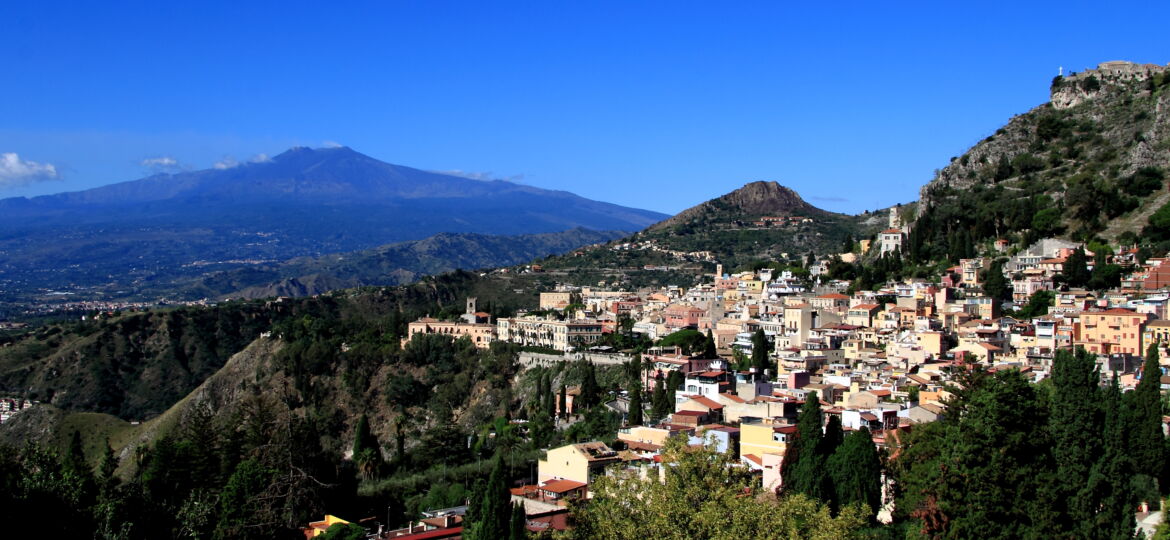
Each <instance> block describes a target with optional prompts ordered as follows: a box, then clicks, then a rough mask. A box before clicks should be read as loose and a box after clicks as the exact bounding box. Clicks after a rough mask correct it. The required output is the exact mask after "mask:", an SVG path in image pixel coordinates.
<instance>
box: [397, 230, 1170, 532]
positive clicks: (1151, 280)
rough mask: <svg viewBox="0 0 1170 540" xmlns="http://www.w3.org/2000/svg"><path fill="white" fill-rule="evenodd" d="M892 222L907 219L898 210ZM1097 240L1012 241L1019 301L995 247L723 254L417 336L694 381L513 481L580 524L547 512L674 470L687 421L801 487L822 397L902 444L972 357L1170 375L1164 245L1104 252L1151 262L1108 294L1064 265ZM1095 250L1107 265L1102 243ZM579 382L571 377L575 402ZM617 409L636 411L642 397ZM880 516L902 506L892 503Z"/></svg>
mask: <svg viewBox="0 0 1170 540" xmlns="http://www.w3.org/2000/svg"><path fill="white" fill-rule="evenodd" d="M891 224H892V225H897V222H896V214H895V215H894V216H892V217H891ZM904 237H905V232H904V231H903V230H902V229H900V228H897V227H891V228H890V229H887V230H885V231H883V232H882V233H880V234H879V235H878V242H879V243H878V244H877V245H875V246H873V248H874V249H875V250H876V251H878V252H879V256H884V255H885V254H886V253H888V252H897V251H898V250H899V249H900V248H901V245H900V243H901V241H902V239H903V238H904ZM863 244H864V243H863ZM997 247H1000V246H997ZM1084 247H1085V246H1083V245H1080V244H1077V243H1073V242H1069V241H1063V240H1055V239H1045V240H1041V241H1038V242H1036V244H1034V245H1033V246H1030V247H1029V248H1028V249H1024V250H1020V251H1018V252H1017V253H1013V254H1010V256H1009V255H1008V254H1004V256H1005V257H1007V263H1006V264H1002V272H1003V277H1004V279H1005V280H1007V281H1008V282H1010V285H1011V291H1012V301H1011V302H1003V301H1000V300H997V299H993V298H991V297H989V296H988V295H986V294H985V291H984V285H985V281H986V280H987V279H988V277H989V274H988V269H989V268H991V266H992V260H991V258H990V257H984V258H971V259H962V260H959V261H958V264H957V265H955V266H953V267H952V268H949V269H948V271H947V273H946V274H945V275H944V276H943V278H942V279H941V280H940V281H936V282H931V281H927V280H904V281H899V282H892V283H887V284H885V285H884V286H882V287H880V288H877V289H875V290H856V291H851V292H850V291H848V288H849V285H850V283H849V282H848V281H834V280H830V279H824V277H825V276H824V275H823V273H824V272H825V268H826V267H828V266H829V264H830V259H834V258H836V259H839V258H840V255H835V256H832V257H829V258H826V259H824V260H820V261H816V262H814V263H813V264H811V265H810V267H811V273H810V275H809V276H807V277H798V276H796V275H794V274H793V272H791V271H777V270H775V269H771V268H765V269H761V270H757V271H745V272H738V273H727V272H725V271H724V269H723V267H722V265H719V266H718V267H717V270H716V272H715V273H714V275H712V276H710V279H709V280H708V281H707V282H705V283H703V284H701V285H698V286H695V287H691V288H689V289H684V288H681V287H674V286H668V287H662V288H658V289H645V290H639V291H621V290H610V289H603V288H594V287H588V286H582V287H575V286H569V285H561V286H558V287H557V288H556V289H555V290H552V291H547V292H542V293H540V304H539V306H538V309H537V310H533V311H531V312H528V313H518V314H517V315H516V316H514V317H507V318H500V319H499V320H490V316H489V314H488V313H485V312H481V311H477V310H476V301H475V299H473V298H471V299H468V301H467V310H466V311H467V312H466V313H465V314H464V315H463V316H462V317H461V318H460V319H458V320H447V321H440V320H436V319H433V318H422V319H419V320H417V321H414V322H412V323H410V324H409V331H408V334H409V335H408V337H407V338H406V339H404V344H405V343H406V342H408V341H409V340H410V339H413V338H414V337H416V336H419V335H425V334H443V335H449V336H452V337H455V338H459V337H466V338H467V339H469V340H471V342H472V343H474V344H475V345H476V347H479V348H487V347H488V346H489V345H490V344H491V343H492V342H493V341H505V342H511V343H515V344H518V345H521V346H522V347H523V348H524V350H525V351H526V352H524V353H521V359H522V361H523V360H524V358H525V357H526V356H527V357H529V358H531V357H534V356H539V357H541V358H542V359H543V360H545V361H547V360H548V359H549V358H551V359H553V361H566V362H567V361H572V360H582V359H583V360H586V361H590V362H595V363H597V362H602V363H604V362H609V363H617V362H628V361H630V360H632V359H634V358H637V360H638V362H639V363H640V364H641V366H642V367H643V371H642V377H641V379H642V380H641V384H642V387H643V388H645V389H647V391H649V390H650V389H654V388H656V387H657V386H659V385H664V384H667V383H666V381H668V380H670V381H681V384H679V386H677V387H674V388H668V389H667V390H668V391H669V392H672V393H673V400H672V402H671V407H670V409H671V410H670V411H668V414H667V415H665V416H663V417H662V418H659V419H657V421H656V422H646V423H645V425H636V424H634V423H631V422H627V423H626V425H624V426H623V427H622V428H621V429H620V430H619V433H618V434H617V440H618V441H619V443H618V444H617V446H618V448H611V447H609V446H607V445H605V444H604V443H601V442H597V441H595V442H589V443H578V444H570V445H567V446H563V447H559V448H552V449H549V450H548V457H547V459H545V460H542V461H540V463H539V470H538V471H537V475H536V476H537V484H534V485H529V486H524V487H522V488H517V489H514V490H513V496H514V500H515V501H516V502H522V503H523V504H524V505H525V508H526V510H527V511H528V515H529V516H530V518H532V517H533V516H542V517H541V518H540V519H535V520H534V519H529V522H528V526H529V530H531V531H533V532H539V530H543V528H547V527H550V526H551V527H557V526H560V525H563V518H562V520H561V521H558V520H555V519H544V518H547V517H548V513H549V512H553V513H555V512H557V511H558V509H559V511H560V512H562V513H563V512H567V511H568V510H567V506H566V505H565V502H566V501H568V500H571V499H574V498H586V497H588V493H589V485H590V483H591V481H592V480H593V479H594V478H595V477H596V475H599V474H605V471H606V470H607V469H612V468H614V467H617V468H618V469H622V470H626V469H629V468H631V467H633V468H637V469H639V470H642V471H643V472H642V473H641V474H643V475H645V474H657V473H652V472H648V471H649V470H652V469H654V468H657V467H661V466H662V460H661V456H660V451H661V450H662V449H663V447H664V446H665V445H666V444H667V441H668V439H670V438H672V437H677V436H680V435H681V436H683V437H685V438H687V439H688V440H689V442H690V444H694V445H703V444H713V445H714V447H715V448H716V449H717V450H718V451H721V452H722V451H728V450H731V451H732V452H734V453H735V454H736V455H737V456H738V458H739V461H740V463H739V465H740V466H741V467H743V468H745V469H747V470H750V471H752V473H753V474H755V475H757V476H758V482H759V484H758V486H760V487H762V488H763V489H765V490H769V491H773V490H777V489H779V488H780V487H781V486H782V485H783V483H784V478H783V476H782V474H781V471H782V470H783V459H784V456H785V453H786V451H787V446H788V443H789V442H790V441H791V440H792V439H793V437H794V434H795V432H796V430H797V426H796V423H797V416H798V413H799V411H800V410H801V407H802V405H803V404H804V403H805V401H806V400H808V399H816V400H819V402H820V404H821V406H822V407H823V410H824V412H825V417H824V418H825V422H826V423H828V422H829V419H830V418H834V417H835V418H836V420H838V421H839V422H840V425H841V426H842V428H843V429H844V430H845V432H846V433H849V432H851V431H855V430H859V429H861V428H865V429H866V430H868V432H869V433H870V434H871V435H872V439H873V442H874V444H875V445H876V446H877V447H878V448H888V447H889V445H890V444H892V443H894V442H896V441H897V440H898V439H899V438H900V437H902V436H903V435H904V434H905V433H907V432H909V431H910V430H912V429H913V426H914V425H916V424H921V423H926V422H934V421H936V420H939V419H940V418H941V417H942V416H943V415H944V414H945V405H944V404H945V402H946V400H947V399H948V397H950V392H949V390H948V389H949V388H951V386H950V385H951V384H952V383H953V381H952V377H953V375H954V374H955V373H958V372H960V371H961V370H960V369H958V368H960V367H963V366H967V365H981V366H983V367H985V368H986V369H987V370H989V371H991V372H994V371H997V370H1009V369H1010V370H1018V371H1019V372H1021V373H1023V374H1024V375H1025V376H1026V378H1027V379H1028V380H1029V381H1030V382H1033V383H1036V382H1040V381H1042V380H1044V379H1046V378H1048V377H1050V376H1051V374H1052V367H1053V358H1054V354H1055V353H1056V351H1059V350H1062V349H1063V350H1068V349H1074V348H1083V349H1084V350H1086V351H1088V352H1089V353H1091V354H1093V355H1095V357H1096V359H1097V363H1098V365H1099V369H1100V371H1099V373H1100V377H1101V381H1100V382H1101V383H1102V384H1105V383H1106V382H1107V380H1108V379H1110V378H1112V377H1116V378H1117V380H1118V381H1119V384H1120V386H1121V388H1122V390H1123V391H1126V390H1132V389H1133V388H1134V387H1135V386H1136V385H1137V383H1138V382H1139V381H1140V380H1141V379H1142V378H1144V377H1158V378H1159V379H1158V383H1159V387H1160V388H1162V389H1165V388H1166V387H1167V385H1168V384H1170V377H1165V376H1163V374H1162V373H1161V372H1159V373H1142V370H1141V368H1142V362H1143V356H1144V354H1145V353H1146V351H1147V349H1148V348H1149V347H1150V346H1151V345H1157V350H1158V352H1159V354H1160V357H1161V365H1162V366H1163V372H1164V371H1165V369H1166V366H1167V365H1168V361H1170V354H1168V353H1167V350H1166V348H1165V344H1167V343H1170V320H1168V318H1170V317H1168V312H1167V302H1168V298H1170V297H1168V295H1167V288H1168V287H1170V264H1166V259H1163V258H1151V259H1147V260H1142V261H1138V260H1135V255H1136V253H1135V252H1134V251H1132V250H1125V249H1121V250H1118V251H1117V253H1116V254H1113V255H1111V256H1110V257H1109V258H1108V259H1105V260H1108V261H1109V262H1111V263H1112V262H1117V263H1124V264H1125V265H1127V266H1131V267H1132V268H1134V269H1135V270H1134V271H1133V272H1132V273H1130V274H1128V275H1126V276H1124V277H1123V279H1122V280H1121V286H1120V287H1117V288H1114V289H1112V290H1109V291H1105V292H1104V293H1098V292H1093V291H1090V290H1085V289H1080V288H1069V287H1067V286H1061V285H1060V284H1061V283H1062V282H1064V281H1066V280H1064V279H1063V272H1064V271H1065V268H1064V264H1065V263H1066V262H1067V261H1068V260H1069V258H1070V257H1073V256H1074V253H1075V252H1077V250H1082V251H1083V250H1084ZM868 248H869V246H866V245H863V250H867V249H868ZM1085 255H1088V257H1089V258H1090V266H1089V270H1090V271H1091V270H1092V266H1091V260H1092V259H1093V254H1092V253H1086V254H1085ZM847 256H851V257H856V255H852V254H847ZM1097 260H1098V261H1099V260H1102V258H1097ZM1037 295H1039V297H1038V298H1039V299H1045V298H1049V297H1050V303H1049V304H1048V305H1047V306H1046V307H1045V308H1043V309H1040V310H1035V311H1036V312H1034V313H1024V312H1025V311H1028V310H1026V309H1023V308H1025V307H1026V306H1027V305H1028V303H1029V301H1031V300H1032V299H1033V298H1034V297H1037ZM1020 313H1024V314H1023V315H1020ZM615 333H619V334H620V333H625V334H627V335H630V336H636V337H638V338H639V339H642V342H643V343H660V342H662V341H664V338H669V337H670V336H680V335H683V334H686V333H690V334H691V335H692V336H698V337H699V338H703V337H705V338H706V339H707V340H709V341H711V342H713V345H714V351H715V354H711V351H710V349H706V350H704V348H703V347H695V348H693V349H691V350H684V347H679V346H677V345H676V346H666V347H663V346H651V347H648V348H646V349H645V350H641V351H631V350H618V349H616V348H614V347H612V346H609V345H606V344H605V343H609V342H612V339H610V338H608V337H607V336H612V335H614V334H615ZM761 336H762V338H763V339H760V338H761ZM665 341H671V340H669V339H666V340H665ZM761 345H762V346H763V347H764V348H765V349H766V354H767V358H768V364H767V365H768V366H769V367H768V368H766V369H762V370H761V369H758V368H756V367H753V366H751V362H750V361H749V360H748V359H749V358H752V357H753V356H759V355H758V354H755V353H756V352H757V351H755V349H756V348H758V347H761ZM672 374H675V375H673V376H672ZM580 391H581V389H580V388H579V387H576V388H570V389H569V390H568V399H567V402H566V405H565V406H566V407H568V409H569V410H568V412H569V413H570V414H571V413H573V412H574V411H573V398H574V397H575V396H577V395H579V393H580ZM639 403H641V400H639ZM607 406H609V407H611V408H612V409H613V410H616V411H619V412H622V413H625V414H627V416H626V418H627V419H628V418H629V415H628V413H629V412H630V408H629V407H630V398H629V393H628V392H624V391H623V392H622V394H621V395H617V396H615V397H614V398H613V401H611V402H610V403H609V404H607ZM638 416H639V417H640V416H641V415H638ZM637 424H642V422H640V421H639V422H637ZM886 487H888V486H883V490H884V489H885V488H886ZM886 502H887V503H888V502H889V501H888V500H887V501H886ZM554 515H555V514H554ZM879 518H882V519H888V518H889V516H888V513H887V514H886V515H885V516H884V517H883V516H882V515H880V514H879ZM420 526H422V525H420ZM432 529H434V528H432Z"/></svg>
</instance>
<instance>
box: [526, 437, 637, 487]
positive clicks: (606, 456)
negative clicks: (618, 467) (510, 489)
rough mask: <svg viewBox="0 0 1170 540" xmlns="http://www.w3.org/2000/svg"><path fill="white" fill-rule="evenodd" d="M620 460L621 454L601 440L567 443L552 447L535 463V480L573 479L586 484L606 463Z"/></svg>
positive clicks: (542, 481) (603, 468)
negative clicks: (543, 457)
mask: <svg viewBox="0 0 1170 540" xmlns="http://www.w3.org/2000/svg"><path fill="white" fill-rule="evenodd" d="M620 461H622V458H621V456H619V455H618V453H617V452H615V451H614V450H613V449H611V448H610V447H609V446H607V445H606V444H605V443H603V442H588V443H580V444H569V445H565V446H562V447H560V448H553V449H552V450H549V451H548V453H547V454H546V455H545V459H542V460H540V461H539V462H538V463H537V465H536V469H537V481H538V482H540V483H542V484H543V483H544V482H547V481H549V480H558V479H562V480H573V481H575V482H581V483H583V484H588V483H589V482H590V481H592V480H593V477H594V475H597V474H601V472H602V471H604V470H605V467H606V466H607V465H610V464H613V463H618V462H620Z"/></svg>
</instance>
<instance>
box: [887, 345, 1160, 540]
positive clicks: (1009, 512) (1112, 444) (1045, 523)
mask: <svg viewBox="0 0 1170 540" xmlns="http://www.w3.org/2000/svg"><path fill="white" fill-rule="evenodd" d="M1143 373H1144V374H1146V376H1144V377H1143V378H1142V381H1141V383H1140V384H1139V385H1138V387H1137V389H1136V390H1134V391H1133V392H1129V393H1126V394H1125V395H1122V394H1121V393H1120V391H1119V390H1118V388H1117V385H1116V380H1114V383H1113V384H1112V385H1108V386H1102V385H1101V384H1100V374H1099V372H1098V368H1097V366H1096V362H1095V358H1094V357H1093V356H1092V355H1090V354H1087V353H1085V352H1084V351H1083V350H1078V351H1077V352H1075V353H1073V352H1070V351H1059V352H1058V353H1057V356H1056V359H1055V361H1054V369H1053V374H1052V377H1051V380H1050V381H1045V383H1043V384H1041V385H1038V386H1033V385H1029V384H1028V383H1027V382H1026V381H1025V379H1024V377H1023V376H1022V375H1021V374H1020V373H1019V372H1018V371H1013V370H1004V371H998V372H995V373H989V372H986V371H983V370H980V369H970V370H968V371H966V372H964V373H963V374H962V375H961V377H960V379H959V385H958V386H956V387H955V389H954V390H955V394H954V398H953V400H952V401H951V402H950V403H949V404H948V407H947V412H946V416H945V419H944V420H942V421H939V422H935V423H931V424H925V425H920V426H916V427H915V429H914V430H913V431H912V432H911V433H910V434H909V436H908V437H907V439H906V440H904V441H903V442H902V445H901V446H900V447H899V448H898V449H897V450H896V452H898V453H899V455H898V457H897V458H896V459H893V460H892V461H891V467H890V475H891V477H892V478H893V480H894V487H895V503H896V505H895V509H896V510H895V518H896V519H897V520H901V521H904V522H909V523H912V524H913V525H914V528H916V529H919V530H920V531H921V533H922V535H923V536H924V537H927V538H972V537H980V538H1032V537H1049V538H1051V537H1060V538H1129V537H1131V536H1132V533H1133V529H1134V526H1135V523H1134V511H1135V508H1136V505H1137V503H1138V502H1139V501H1143V500H1144V501H1150V502H1151V503H1152V504H1153V505H1154V506H1155V507H1156V506H1157V505H1158V503H1159V500H1160V494H1161V493H1163V492H1165V491H1166V487H1167V482H1166V479H1167V476H1166V465H1167V459H1166V457H1167V454H1166V452H1167V439H1166V438H1165V437H1164V436H1163V434H1162V431H1161V415H1162V405H1161V400H1160V399H1159V389H1158V387H1159V377H1158V375H1157V374H1158V373H1160V371H1159V369H1158V360H1157V353H1156V352H1152V353H1151V355H1150V357H1149V358H1148V359H1147V361H1146V364H1145V367H1144V370H1143ZM989 524H994V525H995V526H994V527H991V528H989V527H988V525H989Z"/></svg>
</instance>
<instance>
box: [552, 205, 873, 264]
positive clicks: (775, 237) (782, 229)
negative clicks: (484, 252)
mask: <svg viewBox="0 0 1170 540" xmlns="http://www.w3.org/2000/svg"><path fill="white" fill-rule="evenodd" d="M884 224H885V219H884V217H883V218H882V219H874V217H873V216H869V215H862V216H848V215H845V214H837V213H834V212H829V211H826V210H822V209H820V208H817V207H815V206H813V205H811V204H809V203H807V202H805V201H804V199H802V198H801V197H800V195H799V194H797V193H796V192H795V191H793V190H791V189H789V188H787V187H784V186H781V185H780V184H778V183H776V182H751V183H749V184H746V185H744V186H743V187H741V188H739V189H737V190H735V191H732V192H730V193H727V194H726V195H722V196H720V197H716V198H714V199H711V200H709V201H706V202H703V203H700V204H698V205H695V206H693V207H691V208H688V209H686V210H683V211H682V212H679V213H678V215H676V216H674V217H671V218H669V219H666V220H663V221H661V222H659V223H656V224H654V225H652V226H650V227H648V228H647V229H645V230H643V231H641V232H639V233H636V234H634V235H631V236H629V237H626V238H623V239H620V240H617V241H615V242H612V243H610V244H609V245H606V246H601V247H594V248H589V249H585V250H580V251H578V252H575V253H574V254H573V255H571V256H568V255H562V256H557V257H551V258H550V259H549V260H547V261H543V265H544V266H545V267H546V268H548V269H554V270H555V271H557V272H559V274H558V275H557V279H558V280H561V281H566V282H575V283H579V284H589V283H596V282H598V281H607V282H610V283H623V284H625V285H628V286H632V287H637V286H642V285H653V284H655V283H665V282H670V283H674V284H686V283H688V282H689V281H691V280H692V279H696V276H697V275H698V274H709V273H710V271H711V270H713V269H714V264H715V263H722V264H723V265H724V267H725V268H726V269H727V270H729V271H730V270H735V269H737V268H740V267H746V266H748V265H751V264H756V263H784V262H788V263H792V264H797V263H801V264H803V262H804V259H805V257H806V256H807V255H808V253H810V252H812V253H815V254H817V255H825V254H829V253H839V252H841V250H842V247H843V246H844V244H845V243H846V242H847V241H850V239H852V240H859V239H862V238H866V237H868V236H870V235H872V234H874V233H876V232H877V231H878V230H880V229H881V228H882V226H883V225H884ZM850 244H852V242H851V241H850ZM684 274H690V275H689V276H687V275H684Z"/></svg>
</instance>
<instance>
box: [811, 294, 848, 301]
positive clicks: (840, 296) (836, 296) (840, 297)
mask: <svg viewBox="0 0 1170 540" xmlns="http://www.w3.org/2000/svg"><path fill="white" fill-rule="evenodd" d="M817 298H829V299H833V300H848V299H849V297H848V296H845V295H843V294H841V293H829V294H822V295H820V296H818V297H817Z"/></svg>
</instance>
